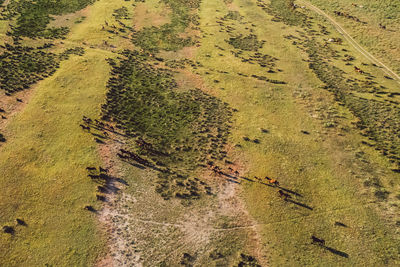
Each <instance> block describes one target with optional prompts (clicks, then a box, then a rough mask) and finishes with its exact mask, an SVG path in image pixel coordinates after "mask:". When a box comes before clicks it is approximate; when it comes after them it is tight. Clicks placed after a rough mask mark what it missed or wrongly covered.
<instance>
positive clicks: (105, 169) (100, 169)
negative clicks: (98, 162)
mask: <svg viewBox="0 0 400 267" xmlns="http://www.w3.org/2000/svg"><path fill="white" fill-rule="evenodd" d="M99 171H100V172H103V173H108V169H107V168H102V167H101V166H99Z"/></svg>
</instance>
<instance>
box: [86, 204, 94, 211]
mask: <svg viewBox="0 0 400 267" xmlns="http://www.w3.org/2000/svg"><path fill="white" fill-rule="evenodd" d="M85 210H88V211H91V212H95V211H96V210H95V208H93V207H92V206H89V205H88V206H85Z"/></svg>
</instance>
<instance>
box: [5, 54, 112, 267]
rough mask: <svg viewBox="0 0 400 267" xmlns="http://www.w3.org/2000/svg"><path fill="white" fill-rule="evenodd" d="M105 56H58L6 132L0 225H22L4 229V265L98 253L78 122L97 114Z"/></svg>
mask: <svg viewBox="0 0 400 267" xmlns="http://www.w3.org/2000/svg"><path fill="white" fill-rule="evenodd" d="M104 59H105V58H104V56H101V55H99V54H98V53H93V52H88V53H87V54H86V56H85V57H79V56H73V57H71V59H70V60H68V61H65V62H63V63H62V64H61V68H60V70H59V71H57V73H56V74H55V75H54V76H52V77H51V78H48V79H46V80H45V81H43V82H41V83H40V84H39V85H38V86H37V88H35V94H34V96H33V97H32V99H31V100H30V102H29V105H28V106H27V107H26V109H24V110H23V111H22V112H21V113H20V114H18V115H17V117H16V118H15V119H14V120H13V121H12V122H10V124H9V127H8V128H7V131H6V132H5V135H6V136H7V137H8V138H7V143H5V144H4V145H2V147H1V156H0V166H1V182H2V184H3V185H4V188H3V193H2V194H1V197H0V203H1V210H2V213H1V225H15V219H16V218H21V219H23V220H24V221H25V222H26V223H27V226H26V227H24V226H18V227H16V234H15V236H6V235H3V237H2V239H1V242H0V244H1V245H0V246H1V250H2V251H4V253H3V254H2V256H1V258H0V262H1V263H2V265H4V266H43V265H45V264H49V265H57V266H86V265H90V264H91V263H93V262H94V260H95V259H96V256H97V255H98V254H99V253H100V252H102V251H103V247H104V240H103V239H102V237H101V233H100V232H99V229H97V226H96V223H95V222H94V220H95V217H94V215H93V214H91V213H90V212H88V211H86V210H84V207H85V205H88V204H91V205H95V184H93V182H92V181H90V179H88V178H87V177H86V170H85V167H86V166H89V165H95V166H96V165H100V164H101V163H100V160H99V157H98V154H97V147H96V145H95V144H94V142H93V141H92V138H91V137H90V136H89V135H87V134H85V133H84V132H82V131H81V129H80V128H79V126H78V125H79V123H80V120H81V118H82V116H83V115H86V116H96V115H97V112H98V110H96V108H94V107H96V106H98V104H99V103H101V101H102V97H103V94H104V89H102V88H105V82H106V77H107V73H108V71H109V68H108V66H107V64H106V62H105V60H104Z"/></svg>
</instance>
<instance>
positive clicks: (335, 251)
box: [324, 247, 349, 258]
mask: <svg viewBox="0 0 400 267" xmlns="http://www.w3.org/2000/svg"><path fill="white" fill-rule="evenodd" d="M324 248H325V249H326V250H328V251H329V252H331V253H333V254H336V255H338V256H340V257H343V258H348V257H349V254H347V253H346V252H343V251H340V250H337V249H334V248H331V247H324Z"/></svg>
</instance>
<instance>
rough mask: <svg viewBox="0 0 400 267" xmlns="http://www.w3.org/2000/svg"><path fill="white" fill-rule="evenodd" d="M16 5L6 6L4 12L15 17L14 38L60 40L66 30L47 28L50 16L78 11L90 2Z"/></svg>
mask: <svg viewBox="0 0 400 267" xmlns="http://www.w3.org/2000/svg"><path fill="white" fill-rule="evenodd" d="M16 3H17V4H16V5H8V6H7V7H6V11H5V12H9V11H12V12H15V13H14V14H13V16H17V19H16V27H15V30H14V31H13V34H14V35H16V36H26V37H31V38H34V37H44V38H61V37H63V36H64V35H66V34H67V33H68V28H66V27H59V28H54V27H51V28H47V25H48V24H49V23H50V21H51V17H50V15H62V14H65V13H72V12H75V11H78V10H80V9H82V8H84V7H86V6H87V5H89V4H92V3H93V1H92V0H73V1H66V0H59V1H49V0H39V1H36V2H31V1H26V0H22V1H17V2H16Z"/></svg>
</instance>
